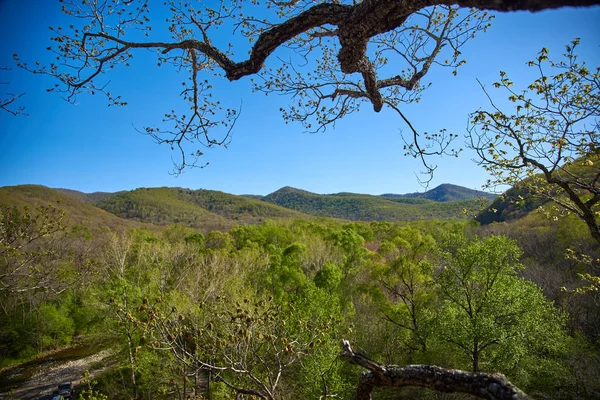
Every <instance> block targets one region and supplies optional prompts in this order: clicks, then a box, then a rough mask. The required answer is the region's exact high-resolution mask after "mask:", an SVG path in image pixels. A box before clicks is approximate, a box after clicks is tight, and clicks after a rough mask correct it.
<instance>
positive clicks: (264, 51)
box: [15, 0, 598, 170]
mask: <svg viewBox="0 0 600 400" xmlns="http://www.w3.org/2000/svg"><path fill="white" fill-rule="evenodd" d="M61 2H62V3H63V8H62V9H63V12H64V13H65V14H67V15H68V16H70V17H73V18H72V24H70V25H69V26H65V27H51V30H52V32H53V33H54V36H53V37H52V41H53V42H54V43H55V44H54V45H53V46H50V47H48V50H49V51H51V52H53V53H54V54H55V55H56V62H54V63H51V64H50V65H39V64H36V65H35V66H32V65H28V64H27V63H26V62H24V61H21V60H20V59H19V57H18V55H15V58H16V59H17V62H18V64H19V65H20V66H21V67H23V68H26V69H29V70H31V71H33V72H35V73H41V74H49V75H52V76H53V77H56V78H57V79H58V81H59V82H58V83H57V84H56V85H55V86H54V87H52V88H50V89H49V90H50V91H57V92H60V93H62V94H63V95H64V96H65V98H66V99H67V100H69V101H73V102H74V101H75V100H76V98H77V96H78V95H80V94H82V93H90V94H96V93H102V94H104V95H105V96H106V97H107V98H108V100H109V102H110V104H112V105H125V104H126V100H125V99H123V98H122V97H121V96H120V95H119V94H117V93H112V92H109V91H108V90H107V88H106V83H107V79H108V76H109V74H108V73H109V72H110V70H111V69H114V68H117V67H126V66H128V65H129V63H130V62H131V59H132V58H133V57H134V54H137V53H139V52H140V51H141V50H144V49H150V50H152V51H155V52H156V57H157V63H158V64H159V65H170V66H173V67H174V68H177V69H179V70H180V71H185V72H186V75H187V78H186V80H185V81H183V82H182V90H181V97H182V99H183V100H184V101H185V102H186V103H188V105H189V111H188V110H165V117H164V124H162V125H160V126H148V127H146V128H145V129H144V131H145V132H146V133H148V134H149V135H151V136H152V137H154V138H155V139H156V140H157V141H158V142H159V143H166V144H168V145H170V146H171V147H172V148H173V149H177V150H179V151H180V155H181V157H180V159H179V160H178V161H176V167H177V169H178V170H181V169H183V168H185V167H186V166H191V165H199V166H201V165H205V164H203V163H199V162H198V161H199V160H198V157H200V156H201V155H202V154H203V152H202V149H203V147H208V148H211V147H215V146H219V145H227V144H228V143H229V139H230V133H231V129H232V127H233V125H234V124H235V121H236V119H237V118H238V115H239V107H238V106H237V105H236V106H235V107H233V106H229V107H226V106H225V105H223V104H222V103H221V101H220V100H219V99H214V98H213V97H212V96H211V92H212V90H213V85H214V83H215V82H216V81H217V80H218V79H219V78H220V77H223V76H224V77H225V78H226V79H228V80H237V79H241V78H243V77H245V76H254V78H253V83H254V88H255V90H257V91H262V92H265V93H271V92H278V93H284V94H288V95H290V96H291V97H292V99H293V101H292V103H291V104H289V105H288V106H287V107H282V108H281V111H282V113H283V116H284V118H285V119H286V120H289V121H296V122H300V123H302V124H303V125H304V126H305V127H306V128H307V129H309V130H320V129H325V128H326V127H327V126H329V125H331V124H335V122H336V121H337V120H338V119H339V118H342V117H344V116H345V115H347V114H349V113H352V112H355V111H357V110H359V109H360V107H361V105H364V104H371V106H372V107H373V109H374V110H375V111H380V110H381V109H382V108H383V107H384V106H388V107H391V108H392V109H393V110H395V111H396V112H397V113H398V114H399V116H400V117H401V118H402V119H403V120H404V121H405V122H406V123H407V124H408V126H409V128H410V129H411V131H412V134H413V137H412V138H410V139H407V140H406V141H407V146H406V148H407V151H408V153H409V154H412V155H413V156H416V157H421V158H422V159H423V160H424V157H425V156H426V155H428V154H436V153H443V152H446V151H449V150H448V149H449V148H448V145H449V141H450V140H451V139H452V138H453V135H451V134H448V133H446V132H445V131H441V132H440V133H438V134H433V135H431V136H430V138H431V139H433V141H432V142H431V143H430V144H429V145H426V146H424V147H422V145H421V144H419V142H418V141H417V136H418V132H417V131H416V130H415V129H413V127H412V125H411V124H410V121H409V120H408V119H407V118H406V117H405V116H404V114H403V113H402V110H401V109H400V108H399V105H400V104H402V103H410V102H415V101H418V100H419V98H420V94H421V92H422V91H423V90H424V89H425V88H426V85H424V84H422V83H421V80H422V78H423V77H424V76H425V75H426V74H427V73H428V71H429V69H430V68H431V67H432V66H433V65H439V66H443V67H449V68H450V69H452V70H453V71H454V73H456V69H457V68H458V67H460V66H461V65H463V64H464V62H465V60H464V59H463V58H461V51H460V49H461V47H462V46H463V45H464V44H465V43H466V42H467V41H468V40H469V39H472V38H474V37H475V36H476V34H477V33H479V32H481V31H485V30H486V29H487V27H488V26H489V25H490V21H491V19H492V16H491V15H490V14H488V12H487V11H485V10H495V11H501V12H504V11H514V10H529V11H538V10H541V9H546V8H556V7H562V6H589V5H592V4H597V3H598V2H597V1H581V0H575V1H547V2H539V1H522V2H518V3H515V2H511V1H483V0H478V1H385V0H370V1H363V2H337V1H334V2H319V3H317V4H314V3H313V2H311V1H284V2H282V1H275V0H267V1H264V2H260V1H254V2H252V3H251V4H249V3H247V2H242V1H239V0H232V1H220V2H217V3H215V4H214V5H211V6H208V5H206V4H202V3H192V2H179V1H167V2H165V7H168V9H169V12H170V16H169V17H168V18H167V20H166V23H163V21H157V20H156V19H155V16H154V13H153V12H152V11H151V9H150V7H149V3H148V1H147V0H138V1H124V0H111V1H97V0H92V1H84V2H75V1H61ZM218 30H220V31H229V32H232V33H233V35H234V36H233V37H234V40H233V41H232V42H231V43H221V41H219V40H214V41H213V38H215V37H216V36H217V31H218ZM238 38H239V39H242V40H247V43H248V44H247V45H242V44H238V42H240V41H239V40H238ZM248 46H249V47H248ZM285 49H287V50H288V52H286V53H282V54H283V56H281V57H277V55H279V54H280V53H279V51H280V50H282V51H283V50H285ZM245 50H247V51H248V56H247V58H246V59H243V60H242V61H236V59H238V58H239V55H238V56H236V53H237V54H240V53H243V52H244V51H245ZM105 74H108V75H106V76H105ZM177 90H179V89H177ZM188 146H191V147H192V151H190V149H189V148H188Z"/></svg>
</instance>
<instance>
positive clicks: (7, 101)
mask: <svg viewBox="0 0 600 400" xmlns="http://www.w3.org/2000/svg"><path fill="white" fill-rule="evenodd" d="M8 70H9V68H8V67H0V71H8ZM0 85H8V82H0ZM24 95H25V93H19V94H15V93H5V94H4V95H3V96H2V97H0V110H3V111H6V112H7V113H10V114H12V115H26V114H25V107H24V106H21V105H18V104H17V102H18V100H19V99H20V98H21V97H23V96H24Z"/></svg>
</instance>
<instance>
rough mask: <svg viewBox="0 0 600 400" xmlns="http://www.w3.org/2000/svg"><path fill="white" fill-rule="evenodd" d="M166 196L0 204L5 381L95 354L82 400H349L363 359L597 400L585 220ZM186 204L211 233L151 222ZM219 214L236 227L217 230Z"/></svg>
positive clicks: (599, 326) (12, 195) (185, 222)
mask: <svg viewBox="0 0 600 400" xmlns="http://www.w3.org/2000/svg"><path fill="white" fill-rule="evenodd" d="M153 190H155V189H139V190H138V191H133V192H125V194H127V193H133V194H135V196H134V195H133V194H132V195H130V196H129V197H127V196H124V194H123V193H121V194H118V196H114V195H109V194H103V195H98V194H96V195H95V197H96V200H94V201H95V202H96V204H98V205H100V204H104V205H105V207H106V209H108V210H109V211H111V212H113V213H114V214H116V215H114V214H111V213H108V212H106V211H104V210H101V209H99V208H97V207H95V206H94V205H92V203H93V202H94V201H92V200H90V199H89V198H86V197H85V196H83V195H82V194H77V193H74V192H69V191H64V190H63V191H56V190H51V189H48V188H43V187H38V186H23V187H13V188H2V189H1V190H0V200H1V203H2V208H1V214H0V229H1V231H0V235H1V236H0V244H1V247H0V252H1V253H0V268H1V274H0V282H1V291H0V301H1V306H2V310H1V317H0V321H1V324H0V326H1V331H0V354H1V365H2V366H3V367H9V366H11V365H14V364H17V363H21V362H24V361H27V360H30V359H32V358H34V357H36V356H37V355H39V354H43V353H44V352H47V351H50V350H52V349H57V348H61V347H65V346H71V345H75V344H81V343H87V344H89V345H92V346H93V347H94V348H95V349H96V350H97V351H101V350H103V349H109V350H110V352H111V353H110V354H111V356H110V358H109V361H105V365H103V367H104V369H103V371H104V372H103V373H102V374H100V375H98V376H96V377H95V378H94V380H93V381H88V382H87V383H86V384H85V385H82V387H81V388H79V389H78V398H82V399H104V398H111V399H116V398H119V399H124V398H138V399H172V398H179V399H187V398H211V399H229V398H262V399H302V398H307V399H308V398H311V399H312V398H315V399H316V398H322V399H324V398H330V397H331V398H353V396H354V393H355V390H356V386H357V382H358V377H359V374H360V373H361V371H363V369H362V368H361V367H359V366H356V365H353V364H351V363H349V362H347V361H345V360H343V359H340V357H339V355H340V350H341V343H342V340H348V341H349V343H351V344H352V346H353V348H354V349H357V351H359V352H360V354H365V355H367V356H368V357H369V358H370V359H372V360H376V361H377V362H380V363H382V364H388V365H389V364H393V365H400V366H402V365H409V364H435V365H438V366H441V367H445V368H456V369H462V370H466V371H474V372H493V373H502V374H504V375H506V376H507V378H508V379H509V380H510V381H511V382H512V383H513V384H515V385H517V386H518V387H519V388H520V389H521V390H523V391H525V392H526V393H528V394H529V395H530V396H532V397H534V398H553V399H554V398H557V399H558V398H564V399H567V398H598V396H599V395H600V384H599V381H598V379H597V377H598V376H599V375H600V349H599V348H598V343H599V341H598V340H599V339H598V338H599V334H600V302H599V298H598V292H597V291H593V290H588V289H589V288H586V286H588V284H589V283H588V282H586V281H585V280H584V279H582V277H585V276H586V274H591V275H597V271H595V270H594V265H597V264H596V263H595V261H593V260H595V259H597V258H598V257H600V250H599V249H598V246H597V244H596V243H595V242H594V241H593V240H592V238H591V237H590V235H589V233H588V231H587V228H586V226H585V225H584V224H583V223H582V222H581V221H579V220H578V219H576V218H574V217H561V218H554V216H552V215H550V218H548V215H546V214H545V213H541V212H522V213H521V214H520V218H514V219H512V220H509V221H508V222H502V223H494V224H491V225H480V224H479V223H477V222H475V221H471V220H468V219H463V220H457V219H450V218H445V219H440V218H438V219H422V220H419V221H397V222H386V221H371V222H365V221H348V220H344V219H332V218H323V217H321V218H317V217H315V216H310V215H303V214H300V213H297V212H295V211H289V210H287V211H286V209H285V208H281V207H280V208H269V207H277V206H273V205H272V204H270V203H268V202H264V201H262V200H260V199H251V198H249V197H239V196H232V195H226V194H222V193H221V194H219V195H216V194H211V193H209V192H208V191H198V192H196V191H188V190H184V189H168V188H162V189H156V191H157V192H156V193H159V194H160V196H158V197H154V199H155V200H156V199H157V198H158V199H162V200H156V202H155V203H152V202H151V201H149V200H148V196H149V193H151V192H152V191H153ZM137 192H140V193H137ZM136 193H137V194H136ZM175 194H177V195H178V196H179V197H177V196H175ZM144 196H145V197H144ZM352 196H353V197H356V196H359V195H352ZM92 197H94V196H92ZM175 197H177V198H179V199H181V198H182V197H185V198H189V199H190V201H191V203H194V204H196V205H200V206H201V207H202V209H203V210H205V212H204V214H203V213H200V214H197V213H196V214H194V213H193V212H192V211H191V210H189V209H188V211H189V215H187V218H188V219H181V216H180V215H179V214H178V215H176V216H175V217H174V218H180V219H179V222H178V223H175V222H174V221H173V220H167V219H166V217H164V218H163V217H161V218H158V219H156V218H157V217H156V216H157V215H163V216H164V215H168V214H165V213H163V214H160V212H159V211H157V210H164V209H165V207H167V205H169V204H171V205H173V202H174V201H175V200H174V198H175ZM238 197H239V199H238V200H236V201H233V200H232V199H233V198H238ZM339 197H341V198H344V197H345V196H344V195H340V196H339ZM373 197H375V196H373ZM208 198H210V199H212V200H211V201H212V203H211V201H209V200H207V199H208ZM123 199H125V200H127V201H129V202H130V203H126V202H125V200H123ZM136 199H138V200H136ZM144 199H145V200H144ZM202 199H204V200H202ZM241 199H246V200H247V201H249V203H248V204H251V205H252V206H253V207H254V208H252V209H247V208H246V209H245V208H243V207H244V205H243V204H242V203H241V202H242V200H241ZM56 200H59V202H58V203H57V202H56ZM142 200H143V201H142ZM201 200H202V201H204V203H203V202H202V201H201ZM412 200H414V199H412ZM136 201H137V202H136ZM385 201H390V202H392V201H391V200H385ZM427 202H430V200H427ZM159 203H160V204H159ZM191 203H190V204H191ZM263 203H264V205H262V204H263ZM458 203H461V201H459V202H458ZM127 204H128V206H127V207H129V208H127V210H138V211H139V212H140V213H142V214H144V213H145V214H144V215H147V216H148V217H147V218H146V220H144V218H138V217H136V215H133V214H131V213H129V214H128V213H127V212H126V211H124V210H125V208H124V207H125V205H127ZM152 204H154V205H152ZM210 204H213V205H212V206H210ZM439 204H443V203H439ZM173 207H174V209H178V208H177V206H176V205H173ZM234 207H235V208H236V209H238V210H240V209H241V210H243V212H244V213H246V214H244V215H248V214H253V215H254V217H253V219H252V220H244V221H243V222H240V219H239V216H236V215H231V210H232V209H233V208H234ZM240 207H241V208H240ZM261 207H263V208H261ZM166 209H168V207H167V208H166ZM209 209H211V210H213V211H215V210H217V211H219V210H220V211H219V212H220V213H221V217H222V218H223V220H222V221H220V222H221V223H223V225H222V226H223V228H221V229H213V227H214V225H215V220H214V218H206V219H205V220H204V221H205V222H206V225H202V221H203V216H206V215H208V212H209V211H206V210H209ZM442 209H444V208H442ZM179 210H180V211H181V212H185V210H186V209H185V208H181V209H179ZM273 210H277V213H275V212H274V211H273ZM228 213H229V216H228ZM262 213H266V214H267V215H264V214H262ZM286 213H287V214H286ZM142 214H139V215H142ZM117 215H119V216H120V217H124V218H120V217H119V216H117ZM139 215H138V216H139ZM198 215H199V216H198ZM211 215H212V214H211ZM216 215H219V214H216ZM196 216H197V218H196ZM278 217H279V218H278ZM283 217H285V218H283ZM128 218H129V219H128ZM236 218H237V219H236ZM190 221H192V222H190ZM224 221H225V222H227V223H225V222H224ZM232 221H233V222H232ZM235 221H238V223H237V224H236V223H235ZM157 222H163V224H162V225H158V224H157ZM584 255H585V257H584ZM4 389H8V388H3V390H4ZM236 396H237V397H236ZM373 396H374V398H380V399H394V398H398V399H399V398H423V399H429V398H440V399H441V398H444V399H447V398H462V397H461V395H456V394H455V395H448V394H441V393H437V392H433V391H428V390H425V389H416V388H393V389H385V390H384V389H381V390H377V391H375V392H374V393H373ZM464 396H466V395H464ZM464 396H463V397H464ZM8 398H10V395H9V397H8ZM465 398H466V397H465Z"/></svg>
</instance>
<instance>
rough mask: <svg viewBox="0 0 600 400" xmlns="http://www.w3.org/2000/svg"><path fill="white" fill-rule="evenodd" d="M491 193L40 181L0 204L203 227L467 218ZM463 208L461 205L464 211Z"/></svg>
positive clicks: (104, 219)
mask: <svg viewBox="0 0 600 400" xmlns="http://www.w3.org/2000/svg"><path fill="white" fill-rule="evenodd" d="M495 197H496V196H495V195H492V194H488V193H483V192H480V191H475V190H471V189H467V188H464V187H460V186H456V185H450V184H444V185H440V186H438V187H436V188H434V189H432V190H429V191H425V192H423V193H410V194H405V195H402V194H384V195H381V196H376V195H367V194H356V193H336V194H316V193H311V192H308V191H305V190H301V189H295V188H291V187H284V188H281V189H279V190H277V191H275V192H273V193H271V194H269V195H266V196H258V195H243V196H238V195H233V194H229V193H224V192H219V191H214V190H205V189H198V190H192V189H184V188H170V187H160V188H138V189H135V190H131V191H121V192H116V193H107V192H95V193H83V192H79V191H75V190H70V189H51V188H48V187H44V186H39V185H20V186H10V187H3V188H0V204H1V205H7V206H13V205H16V206H24V205H29V206H32V205H40V204H48V203H51V202H55V201H58V202H59V203H60V205H59V207H60V208H63V209H65V211H66V213H67V215H68V216H69V219H70V221H71V223H72V224H82V225H86V226H90V227H92V228H94V227H101V226H109V227H113V228H114V227H123V228H127V227H135V226H139V227H157V226H164V225H167V224H171V223H179V224H181V225H185V226H189V227H192V228H196V229H200V230H202V231H210V230H226V229H229V228H231V227H233V226H235V225H240V224H253V223H260V222H261V221H263V220H266V219H275V220H285V219H310V218H318V217H325V218H336V219H342V220H352V221H384V220H385V221H390V222H398V221H412V220H419V219H432V218H436V219H446V220H447V219H467V218H468V215H469V214H470V215H472V213H474V212H476V211H477V210H479V209H481V208H482V206H486V205H489V204H490V201H491V200H492V199H494V198H495ZM465 211H466V212H465Z"/></svg>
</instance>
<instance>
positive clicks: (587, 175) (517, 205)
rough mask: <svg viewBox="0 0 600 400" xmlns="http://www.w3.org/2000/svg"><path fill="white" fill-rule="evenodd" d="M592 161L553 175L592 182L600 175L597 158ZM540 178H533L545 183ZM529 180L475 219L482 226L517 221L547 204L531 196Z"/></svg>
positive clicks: (580, 161)
mask: <svg viewBox="0 0 600 400" xmlns="http://www.w3.org/2000/svg"><path fill="white" fill-rule="evenodd" d="M593 160H594V161H595V163H594V162H593V163H592V166H593V167H590V166H588V165H587V164H586V159H585V158H580V159H577V160H575V161H573V162H571V163H568V164H565V165H564V166H562V167H561V168H560V169H559V170H557V171H556V172H555V174H561V173H562V174H569V175H572V176H577V177H579V180H580V181H581V182H588V183H590V182H594V180H597V176H598V174H600V170H599V169H598V165H600V164H599V163H598V160H597V157H594V158H593ZM541 177H542V175H541V174H538V175H537V176H536V177H535V178H536V179H540V180H541V182H545V180H544V179H543V178H541ZM531 180H532V178H528V179H526V180H524V181H522V182H520V183H519V184H517V185H515V186H513V187H512V188H510V189H508V190H507V191H506V192H505V193H504V194H503V195H502V196H499V197H498V198H496V199H495V200H494V201H493V202H492V204H490V206H489V207H487V208H486V209H484V210H483V211H481V212H480V213H479V214H478V215H477V217H476V218H475V219H476V220H477V221H478V222H479V223H481V224H482V225H486V224H491V223H492V222H504V221H509V220H514V219H519V218H522V217H524V216H526V215H528V214H529V213H530V212H531V211H534V210H536V209H538V208H539V207H540V206H543V205H545V204H547V203H549V202H550V200H548V199H546V198H541V197H540V196H534V195H532V192H531V190H530V189H529V188H528V187H527V186H528V185H529V184H530V182H531ZM594 185H597V183H594Z"/></svg>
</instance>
